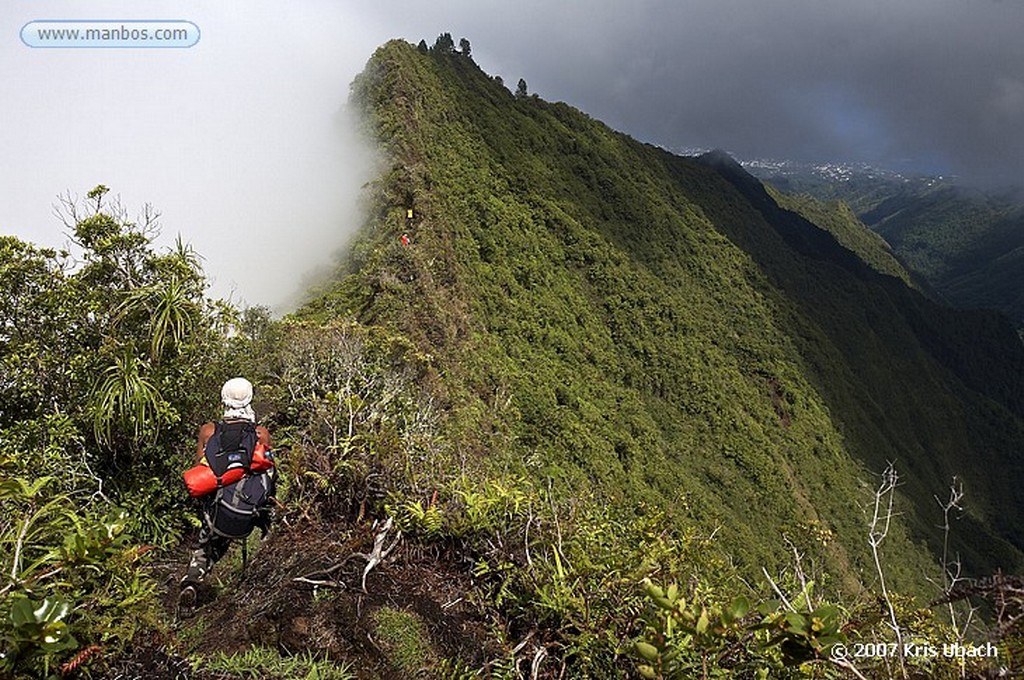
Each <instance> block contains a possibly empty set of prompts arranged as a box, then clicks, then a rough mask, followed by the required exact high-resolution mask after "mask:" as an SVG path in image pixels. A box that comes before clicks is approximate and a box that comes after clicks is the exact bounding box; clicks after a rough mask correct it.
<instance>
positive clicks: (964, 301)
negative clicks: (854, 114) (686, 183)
mask: <svg viewBox="0 0 1024 680" xmlns="http://www.w3.org/2000/svg"><path fill="white" fill-rule="evenodd" d="M740 164H741V165H742V166H743V167H744V168H745V169H746V170H747V171H748V172H750V173H751V174H752V175H754V176H756V177H758V178H759V179H761V180H763V181H765V182H767V183H769V184H770V185H772V186H773V187H775V188H777V189H778V190H779V191H781V192H783V193H786V194H790V195H806V196H810V197H813V198H815V199H817V200H820V201H824V202H836V201H841V202H842V203H845V204H846V205H847V206H849V208H850V209H851V210H852V211H853V212H854V213H855V214H856V216H857V218H858V219H859V220H861V221H862V222H863V223H864V224H865V225H866V226H868V227H870V228H871V229H872V230H873V231H875V232H876V233H878V234H879V235H881V236H882V237H883V238H884V239H885V240H886V241H887V242H888V244H889V245H890V246H891V248H892V253H893V255H894V256H895V257H896V258H897V259H898V260H899V261H900V262H901V263H902V264H903V265H904V266H905V267H906V268H907V269H908V270H909V271H910V272H911V274H912V275H914V276H916V277H918V278H919V280H920V281H921V282H922V284H923V285H922V286H921V287H922V288H923V289H925V290H927V291H928V292H929V293H930V294H931V295H932V296H933V297H934V298H936V299H938V300H941V301H943V302H946V303H948V304H951V305H953V306H956V307H960V308H963V309H969V308H984V309H994V310H997V311H999V312H1002V313H1003V314H1005V315H1006V316H1007V317H1009V318H1010V320H1011V321H1012V322H1013V323H1014V324H1015V325H1016V326H1017V327H1018V328H1021V327H1024V192H1022V191H1021V190H1009V189H1008V190H1001V191H985V190H979V189H973V188H969V187H967V186H965V185H963V184H961V183H960V182H959V181H958V180H957V178H955V177H948V176H945V177H944V176H927V175H916V174H909V173H901V172H898V171H895V170H889V169H884V168H879V167H875V166H871V165H868V164H860V163H800V162H794V161H778V160H763V159H762V160H748V161H740Z"/></svg>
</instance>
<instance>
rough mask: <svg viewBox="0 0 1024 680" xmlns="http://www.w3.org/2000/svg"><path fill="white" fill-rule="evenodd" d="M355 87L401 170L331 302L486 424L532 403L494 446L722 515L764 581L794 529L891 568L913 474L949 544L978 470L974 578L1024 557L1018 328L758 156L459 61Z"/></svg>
mask: <svg viewBox="0 0 1024 680" xmlns="http://www.w3.org/2000/svg"><path fill="white" fill-rule="evenodd" d="M354 96H355V98H356V101H359V102H362V103H363V105H364V106H365V107H366V113H367V116H368V120H370V121H371V128H372V130H373V133H374V134H375V135H376V136H377V137H378V138H379V139H380V141H381V143H382V145H383V147H384V149H386V151H387V153H388V155H389V158H390V159H391V163H392V169H391V172H390V173H389V174H388V175H387V177H385V178H384V180H383V181H382V184H381V185H380V187H379V189H380V193H379V198H378V200H379V204H378V217H377V218H376V220H375V221H374V222H375V223H374V226H373V228H372V231H371V232H369V233H368V235H367V236H365V237H364V240H363V242H362V243H361V244H360V245H359V246H357V247H356V250H357V255H356V256H355V257H354V259H353V261H352V263H350V265H349V266H350V274H349V275H348V277H347V278H345V279H343V280H342V281H341V282H340V284H339V287H338V289H337V292H335V293H329V294H327V295H325V296H323V297H322V298H321V299H319V300H317V301H315V302H313V303H312V304H311V305H310V306H309V307H307V309H306V310H305V312H303V314H305V315H307V316H311V317H319V318H323V317H326V316H331V315H348V314H351V315H354V316H355V318H357V319H359V320H360V321H362V322H366V323H372V324H381V325H385V326H388V327H395V328H397V329H399V330H401V331H402V332H403V333H405V334H407V335H409V336H410V337H412V338H418V341H419V342H422V343H423V346H424V349H427V350H428V351H430V352H431V353H432V354H433V355H434V356H436V357H438V360H439V362H441V363H442V364H443V365H444V366H445V372H446V375H447V376H449V378H450V380H451V383H452V384H455V385H459V386H460V388H463V389H465V390H466V392H465V393H464V394H462V395H461V396H462V398H464V399H465V400H466V402H467V403H469V404H475V405H476V406H475V407H474V408H477V410H480V409H482V405H483V404H485V403H487V402H488V401H490V400H492V398H493V396H494V395H496V394H502V395H509V399H510V401H509V403H510V407H509V409H508V410H507V411H506V412H504V413H502V414H500V415H490V416H487V417H486V418H485V420H487V421H488V422H487V423H486V425H485V426H484V424H481V423H478V425H481V427H482V429H483V430H487V431H497V432H504V433H506V436H507V437H508V438H509V439H510V441H511V443H508V444H503V445H501V446H495V443H494V442H493V441H490V442H476V448H477V449H478V450H479V451H480V455H487V456H492V457H497V458H499V459H501V460H505V459H508V460H511V461H515V460H529V459H539V460H540V461H541V465H542V468H541V469H542V470H543V474H544V475H549V476H552V477H554V478H555V479H558V480H560V481H562V482H563V483H564V484H565V485H566V486H565V488H566V489H567V490H569V489H572V488H578V487H583V488H586V487H589V486H590V485H596V487H597V488H599V489H601V491H602V492H604V493H608V494H610V495H611V496H612V497H614V498H616V499H618V500H621V501H623V502H627V503H632V502H638V501H639V500H640V499H644V500H645V501H649V502H653V503H656V504H657V505H659V506H661V507H665V508H666V509H667V510H668V511H669V512H670V513H673V514H675V515H677V516H678V517H679V519H680V521H697V522H698V523H699V524H702V525H706V526H709V527H710V528H712V529H713V528H715V527H716V526H717V527H718V528H720V529H721V532H720V534H719V535H720V536H722V541H723V544H724V545H726V546H728V548H727V549H728V550H729V551H731V554H733V556H734V557H735V558H736V560H737V561H738V562H739V563H741V564H742V563H748V564H749V565H750V566H753V565H755V564H761V563H772V561H773V560H777V559H780V558H781V556H782V555H784V551H783V550H781V546H779V545H778V541H777V539H776V537H777V536H778V535H779V534H780V533H781V532H782V528H783V527H782V525H783V524H784V523H785V522H784V520H787V521H788V520H792V519H796V520H797V521H803V522H822V523H823V524H825V525H827V526H829V527H830V528H832V527H835V528H836V530H837V533H839V534H840V535H841V536H842V537H843V541H842V543H841V545H842V546H843V548H844V549H845V550H846V551H854V550H855V548H856V551H858V552H861V553H863V551H862V550H860V549H859V548H857V546H858V542H859V541H861V540H862V538H861V536H862V533H863V532H862V531H861V530H862V527H863V517H862V514H861V512H860V511H859V510H854V508H856V507H857V506H858V503H863V502H864V501H865V498H864V495H863V493H862V489H860V487H859V485H860V483H863V482H864V481H867V480H870V479H871V476H872V474H874V473H878V472H880V471H881V469H882V468H884V466H885V463H886V462H887V461H890V460H892V461H895V462H896V463H897V465H898V466H902V467H904V469H905V470H906V472H907V477H906V478H905V482H906V485H905V487H904V488H903V492H904V495H905V497H906V498H907V499H908V508H907V522H908V524H909V526H910V527H911V528H910V531H911V535H912V536H913V537H914V538H913V540H914V541H923V542H929V543H930V544H931V545H932V547H933V548H935V547H936V545H935V539H936V537H935V535H934V531H933V528H934V524H935V520H934V500H933V496H934V495H935V494H940V493H942V491H943V490H944V489H945V488H946V487H947V486H948V484H949V480H950V479H951V478H952V476H953V475H959V476H960V477H961V478H963V479H965V480H968V482H967V486H968V489H969V491H968V493H969V496H970V497H971V498H972V500H973V503H972V505H971V508H972V511H971V513H970V515H969V516H968V518H967V519H965V522H966V523H967V524H969V528H968V530H966V531H965V532H964V534H963V535H962V536H959V537H958V538H957V539H956V540H958V541H960V543H958V545H957V547H958V549H959V550H960V551H961V552H962V554H963V556H964V560H965V563H966V564H969V565H970V568H971V569H976V570H978V571H979V572H984V571H986V570H989V569H992V568H994V567H996V566H1003V567H1004V568H1007V569H1013V568H1016V567H1017V566H1018V565H1019V564H1020V560H1021V552H1020V548H1019V546H1021V545H1024V543H1022V538H1024V537H1022V535H1021V534H1020V531H1019V530H1018V529H1017V528H1016V526H1017V525H1018V523H1017V522H1016V520H1015V519H1011V518H1010V516H1012V515H1013V514H1014V513H1015V512H1016V510H1015V508H1017V507H1019V505H1020V504H1019V502H1017V501H1019V500H1020V499H1019V494H1018V492H1017V487H1018V486H1019V485H1018V484H1017V482H1016V480H1019V479H1020V478H1021V474H1022V469H1021V465H1020V462H1019V457H1018V456H1017V454H1016V452H1017V451H1018V450H1019V444H1020V443H1021V442H1022V441H1024V438H1022V429H1021V421H1020V416H1021V413H1022V411H1021V404H1022V402H1021V385H1020V381H1019V378H1018V376H1019V375H1020V373H1019V371H1018V370H1016V368H1014V367H1020V366H1021V365H1022V361H1024V354H1022V350H1021V347H1020V343H1019V342H1018V341H1017V340H1016V336H1015V335H1014V333H1013V329H1012V328H1010V327H1009V326H1008V325H1007V324H1005V323H1003V322H1001V321H1000V320H999V319H998V318H997V317H995V316H994V315H986V314H973V315H971V314H967V315H965V314H960V313H955V312H952V311H950V310H947V309H944V308H941V307H939V306H937V305H934V304H933V303H931V302H929V301H928V300H927V299H925V298H924V297H922V296H920V295H919V294H916V293H914V292H913V291H911V290H909V289H907V288H906V286H905V285H904V284H903V282H901V281H899V280H897V279H895V278H892V277H887V276H883V275H879V274H878V273H877V272H875V271H874V270H873V269H871V267H869V266H868V265H866V264H865V263H864V262H863V261H862V260H861V259H860V258H859V257H857V256H856V255H854V254H853V253H851V252H850V251H848V250H846V249H845V248H843V247H842V246H840V245H839V244H838V243H837V242H836V241H835V239H834V238H833V237H832V236H831V235H829V234H828V233H827V232H825V231H823V230H821V229H819V228H817V227H814V226H813V225H810V224H809V223H807V222H806V221H804V220H803V219H802V218H799V217H798V216H796V215H795V214H794V213H791V212H788V211H785V210H782V209H780V208H779V207H778V206H777V204H776V203H775V201H774V200H773V199H772V198H771V197H770V196H769V195H768V194H767V193H765V192H764V190H763V189H762V188H761V186H760V184H759V183H758V182H756V180H754V179H753V178H752V177H750V176H749V175H748V174H747V173H745V172H744V171H742V169H741V168H739V166H738V165H736V164H735V163H732V162H731V161H726V160H724V159H723V158H721V157H720V156H717V155H713V156H711V157H710V158H707V159H705V160H704V161H703V162H702V163H695V162H693V161H691V160H687V159H683V158H679V157H675V156H672V155H670V154H668V153H666V152H664V151H661V150H659V149H656V148H654V147H650V146H647V145H643V144H639V143H637V142H634V141H633V140H630V139H629V138H628V137H626V136H624V135H621V134H619V133H615V132H613V131H611V130H609V129H608V128H606V127H605V126H603V125H601V124H600V123H597V122H595V121H593V120H592V119H590V118H589V117H587V116H586V115H584V114H581V113H579V112H577V111H575V110H574V109H572V108H571V107H569V106H567V105H565V104H557V103H556V104H550V103H547V102H545V101H543V100H540V99H538V98H536V97H529V96H527V97H514V96H513V95H512V94H511V93H509V92H508V91H507V90H506V89H505V88H504V87H503V86H502V85H500V84H499V83H497V82H495V81H494V80H493V79H492V78H489V77H488V76H486V75H485V74H484V73H482V72H481V71H480V70H479V68H477V67H476V65H475V64H474V63H473V62H472V61H471V60H470V59H468V58H464V57H462V56H461V55H459V54H457V53H444V52H438V51H437V50H435V51H432V52H431V54H429V55H425V54H422V51H420V52H417V51H416V50H415V49H414V48H413V47H412V46H410V45H408V44H406V43H402V42H396V43H391V44H389V45H387V46H386V47H384V48H382V50H381V51H380V52H378V54H377V55H376V56H375V57H374V59H372V60H371V62H370V63H369V65H368V68H367V70H366V72H365V73H364V74H363V75H362V76H360V78H359V79H358V80H357V82H356V84H355V86H354ZM410 207H411V208H413V209H414V211H415V214H416V215H417V217H416V222H415V224H414V225H412V229H411V237H412V244H413V245H412V246H410V247H408V248H403V247H402V246H400V245H399V244H398V241H397V235H398V234H399V233H401V232H403V231H405V230H407V229H409V225H407V224H406V223H405V211H406V209H407V208H410ZM384 279H386V280H387V281H388V283H386V284H385V283H384V282H383V280H384ZM1004 362H1006V363H1004ZM1007 366H1009V367H1011V368H1009V369H1007ZM469 410H473V408H470V409H469ZM997 423H998V427H993V426H995V425H996V424H997ZM472 429H474V428H467V430H472ZM994 432H1000V434H999V435H998V436H997V435H995V434H993V433H994ZM506 464H508V463H506ZM992 469H1000V470H1001V474H1000V475H998V476H993V475H991V474H989V472H990V471H991V470H992ZM780 473H781V474H780ZM1011 480H1012V481H1011ZM681 498H686V499H688V500H687V504H686V505H687V507H689V508H690V510H689V511H688V512H680V511H679V505H680V499H681ZM993 527H997V528H994V529H993ZM906 550H907V551H908V552H909V553H914V552H915V551H917V550H919V549H918V548H912V547H909V546H907V547H906ZM916 554H917V555H918V556H919V558H921V557H923V553H921V552H917V553H916ZM833 557H834V558H835V559H836V560H838V561H839V562H846V561H851V562H856V561H857V560H856V558H851V557H850V556H849V555H834V556H833Z"/></svg>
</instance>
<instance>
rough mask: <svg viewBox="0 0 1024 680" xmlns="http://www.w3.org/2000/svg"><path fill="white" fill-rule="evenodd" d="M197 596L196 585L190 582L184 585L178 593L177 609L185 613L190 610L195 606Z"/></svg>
mask: <svg viewBox="0 0 1024 680" xmlns="http://www.w3.org/2000/svg"><path fill="white" fill-rule="evenodd" d="M197 597H198V594H197V593H196V587H195V586H193V585H191V584H190V585H186V586H185V587H184V588H182V589H181V592H180V593H179V594H178V611H179V612H185V613H187V612H190V611H192V609H194V608H195V606H196V599H197Z"/></svg>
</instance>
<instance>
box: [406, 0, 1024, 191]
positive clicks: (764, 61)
mask: <svg viewBox="0 0 1024 680" xmlns="http://www.w3.org/2000/svg"><path fill="white" fill-rule="evenodd" d="M552 4H554V3H542V2H527V3H525V4H523V3H518V4H515V5H514V6H513V5H511V4H509V5H508V6H504V7H501V8H496V7H495V6H494V5H490V4H488V3H470V2H462V3H449V4H447V6H446V8H445V11H441V12H439V11H437V10H436V8H432V9H431V10H430V11H429V12H427V11H426V10H422V11H421V12H422V13H421V14H417V10H416V7H415V6H413V5H409V6H408V10H409V12H410V14H411V16H410V17H409V18H407V19H406V20H404V21H406V22H408V23H409V24H410V25H413V24H414V25H415V26H416V27H419V28H421V29H422V27H424V26H429V25H430V21H433V22H434V24H435V25H436V26H437V28H436V30H435V31H434V34H436V32H437V31H440V30H450V31H452V32H453V34H455V37H456V39H458V37H459V36H460V35H466V36H467V37H469V38H471V39H472V41H473V46H474V53H475V54H476V56H477V60H478V61H479V62H480V63H481V64H482V65H483V66H484V68H485V69H488V70H492V71H495V72H497V73H498V74H500V75H502V76H503V77H504V78H505V80H506V82H512V83H514V82H516V80H518V78H519V77H525V78H526V79H527V81H528V82H529V84H530V88H531V90H532V91H537V92H538V93H539V94H540V95H541V96H543V97H545V98H548V99H556V100H558V99H560V100H565V101H568V102H569V103H571V104H573V105H575V106H577V107H579V108H581V109H583V110H585V111H587V112H588V113H590V114H591V115H593V116H595V117H597V118H600V119H602V120H604V121H605V122H607V123H609V124H610V125H612V126H613V127H615V128H617V129H621V130H623V131H626V132H628V133H630V134H632V135H633V136H636V137H639V138H641V139H644V140H646V141H651V142H654V143H658V144H662V145H665V146H669V147H687V146H695V147H707V146H717V147H722V148H725V149H728V150H730V151H732V152H734V153H735V154H737V155H739V156H741V157H746V158H750V157H757V156H767V157H779V158H800V159H807V160H863V161H869V162H877V163H888V164H902V165H906V166H909V167H912V168H918V169H921V170H930V171H936V172H946V173H955V174H959V175H961V176H963V177H964V178H965V179H973V180H978V181H986V182H1011V181H1012V182H1020V181H1022V180H1024V39H1022V37H1021V35H1020V34H1021V31H1022V29H1024V1H1022V0H1002V1H1001V2H999V1H995V0H899V2H891V0H888V1H885V2H882V1H877V0H864V1H858V2H842V3H840V2H833V1H831V0H773V1H772V2H754V1H752V0H731V1H730V0H715V1H711V0H707V1H700V2H682V1H678V0H677V1H671V0H648V1H642V2H634V3H626V2H610V1H605V2H587V3H583V2H567V3H558V4H557V5H556V6H554V7H552V6H551V5H552ZM445 21H448V22H449V23H447V24H446V23H439V22H445ZM407 37H409V38H410V39H413V40H416V39H419V37H426V38H427V39H428V41H429V40H430V39H431V38H432V37H433V36H432V35H431V34H425V35H410V36H407Z"/></svg>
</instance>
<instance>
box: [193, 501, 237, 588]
mask: <svg viewBox="0 0 1024 680" xmlns="http://www.w3.org/2000/svg"><path fill="white" fill-rule="evenodd" d="M207 517H208V515H207V513H205V512H204V513H203V514H202V520H203V526H202V528H201V529H200V530H199V547H198V548H197V549H196V550H193V551H192V557H191V559H190V560H189V564H188V572H187V573H186V574H185V578H184V579H182V583H183V584H187V583H201V582H202V581H203V580H204V579H206V577H207V576H208V575H209V573H210V570H211V569H213V565H214V564H216V563H217V562H218V561H219V560H220V558H222V557H224V553H226V552H227V551H228V548H229V547H230V546H231V541H230V540H229V539H227V538H224V537H223V536H218V535H217V534H215V533H214V532H213V528H212V527H211V526H210V523H209V521H208V519H207Z"/></svg>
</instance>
